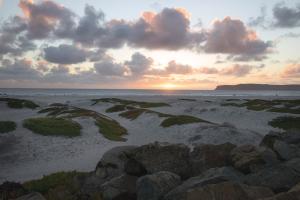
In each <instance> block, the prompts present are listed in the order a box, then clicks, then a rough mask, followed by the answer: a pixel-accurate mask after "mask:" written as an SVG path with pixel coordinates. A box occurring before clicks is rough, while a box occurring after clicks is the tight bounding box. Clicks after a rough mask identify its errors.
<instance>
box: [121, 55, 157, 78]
mask: <svg viewBox="0 0 300 200" xmlns="http://www.w3.org/2000/svg"><path fill="white" fill-rule="evenodd" d="M124 64H125V65H126V66H127V67H128V68H129V69H130V72H131V74H132V75H142V74H144V73H145V72H147V71H148V70H149V68H150V67H151V65H152V64H153V59H152V58H147V57H146V56H144V55H143V54H141V53H139V52H136V53H134V54H133V55H132V56H131V60H129V61H126V62H125V63H124Z"/></svg>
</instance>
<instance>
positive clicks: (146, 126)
mask: <svg viewBox="0 0 300 200" xmlns="http://www.w3.org/2000/svg"><path fill="white" fill-rule="evenodd" d="M11 98H14V97H13V96H12V97H11ZM17 98H19V99H27V100H32V101H34V102H35V103H37V104H38V105H39V106H40V108H37V109H34V110H32V109H11V108H9V107H8V106H7V105H6V104H5V102H0V110H1V113H2V114H1V115H0V121H5V120H9V121H14V122H16V123H17V128H16V130H15V131H13V132H11V133H8V134H1V136H0V144H1V145H0V182H4V181H21V182H23V181H27V180H32V179H36V178H40V177H42V176H43V175H48V174H51V173H54V172H58V171H71V170H77V171H92V170H94V169H95V166H96V164H97V162H98V161H99V160H100V158H101V156H102V155H103V153H104V152H105V151H107V150H108V149H111V148H112V147H115V146H121V145H142V144H147V143H150V142H155V141H159V142H169V143H184V144H186V145H189V146H190V147H193V146H194V145H196V144H202V143H206V144H221V143H225V142H231V143H233V144H237V145H241V144H253V145H258V143H259V142H260V141H261V139H262V137H263V136H264V135H266V134H267V133H269V132H270V131H282V130H280V129H277V128H273V127H271V126H270V125H268V122H269V121H270V120H272V119H274V118H276V117H279V116H282V115H284V114H283V113H275V112H265V111H253V110H248V109H247V108H244V107H233V106H222V105H221V104H222V103H224V102H226V101H227V100H228V99H230V98H229V97H199V96H198V97H192V96H189V97H183V96H122V97H118V98H120V99H126V100H134V101H142V102H163V103H167V104H169V105H170V106H166V107H156V108H149V109H150V110H153V111H157V112H161V113H165V114H171V115H189V116H194V117H199V118H201V119H204V120H207V121H210V122H213V123H214V124H207V123H191V124H183V125H175V126H171V127H161V126H160V123H161V122H162V120H163V119H164V118H162V117H159V116H157V115H156V114H153V113H143V114H142V115H141V116H139V117H138V118H137V119H135V120H130V119H126V118H123V117H120V116H119V112H114V113H106V112H105V111H106V109H108V108H110V107H112V106H113V105H114V104H113V103H98V104H96V105H92V101H91V99H95V98H99V97H97V96H87V97H86V96H18V97H17ZM101 98H104V97H101ZM109 98H111V96H109ZM244 98H245V97H238V96H235V97H234V99H244ZM251 98H252V99H255V98H256V97H251ZM258 98H259V99H268V100H270V99H274V98H275V97H258ZM277 98H279V97H277ZM281 98H283V97H281ZM295 98H296V97H284V99H295ZM52 103H62V104H66V103H67V104H68V105H71V106H76V107H79V108H84V109H89V110H93V111H96V112H98V113H102V114H105V115H107V116H108V117H110V118H112V119H114V120H116V121H117V122H119V123H120V124H121V125H122V126H123V127H124V128H126V129H127V131H128V134H127V135H126V136H125V138H126V139H127V141H126V142H117V141H111V140H108V139H106V138H105V137H103V135H101V134H99V132H98V128H97V127H96V126H95V124H94V122H93V120H92V119H91V118H88V117H79V118H76V119H75V121H77V122H78V123H79V124H80V125H81V126H82V130H81V135H80V136H78V137H74V138H66V137H57V136H43V135H39V134H35V133H33V132H31V131H30V130H28V129H26V128H24V127H23V126H22V123H23V120H25V119H28V118H33V117H41V116H44V115H45V114H39V113H38V111H39V110H40V109H43V108H46V107H47V106H49V105H50V104H52ZM289 115H293V114H289Z"/></svg>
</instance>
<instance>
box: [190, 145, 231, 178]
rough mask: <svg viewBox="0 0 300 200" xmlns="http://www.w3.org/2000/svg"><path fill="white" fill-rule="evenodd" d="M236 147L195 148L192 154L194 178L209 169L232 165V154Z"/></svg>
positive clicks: (207, 146)
mask: <svg viewBox="0 0 300 200" xmlns="http://www.w3.org/2000/svg"><path fill="white" fill-rule="evenodd" d="M235 147H236V146H235V145H233V144H231V143H225V144H219V145H212V144H206V145H200V146H197V147H195V148H194V149H193V151H192V152H191V154H190V162H191V166H192V176H197V175H199V174H201V173H202V172H203V171H205V170H207V169H209V168H216V167H223V166H227V165H230V152H231V150H232V149H233V148H235Z"/></svg>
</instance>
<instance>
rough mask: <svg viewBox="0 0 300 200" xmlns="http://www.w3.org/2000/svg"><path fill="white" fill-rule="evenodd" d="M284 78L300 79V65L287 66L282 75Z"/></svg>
mask: <svg viewBox="0 0 300 200" xmlns="http://www.w3.org/2000/svg"><path fill="white" fill-rule="evenodd" d="M281 76H282V77H284V78H285V77H295V78H300V64H290V65H288V66H286V67H285V68H284V70H283V72H282V73H281Z"/></svg>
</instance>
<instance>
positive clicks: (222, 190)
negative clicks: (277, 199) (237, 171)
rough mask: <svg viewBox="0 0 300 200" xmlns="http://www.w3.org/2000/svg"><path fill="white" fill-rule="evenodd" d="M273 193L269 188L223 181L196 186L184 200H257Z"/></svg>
mask: <svg viewBox="0 0 300 200" xmlns="http://www.w3.org/2000/svg"><path fill="white" fill-rule="evenodd" d="M273 195H274V193H273V192H272V191H271V190H270V189H268V188H264V187H253V186H247V185H243V184H240V183H235V182H223V183H218V184H211V185H206V186H204V187H198V188H194V189H192V190H190V191H188V193H187V196H186V198H183V199H182V200H256V199H259V198H265V197H270V196H273Z"/></svg>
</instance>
